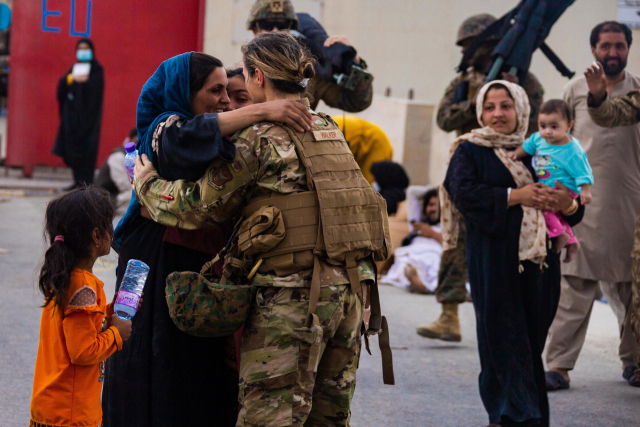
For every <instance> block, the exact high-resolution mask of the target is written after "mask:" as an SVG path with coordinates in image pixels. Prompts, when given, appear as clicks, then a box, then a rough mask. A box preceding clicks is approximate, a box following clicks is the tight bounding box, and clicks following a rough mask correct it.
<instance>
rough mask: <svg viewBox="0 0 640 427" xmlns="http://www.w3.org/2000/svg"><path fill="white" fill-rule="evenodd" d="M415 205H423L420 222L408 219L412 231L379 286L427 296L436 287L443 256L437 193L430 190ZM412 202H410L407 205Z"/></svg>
mask: <svg viewBox="0 0 640 427" xmlns="http://www.w3.org/2000/svg"><path fill="white" fill-rule="evenodd" d="M411 188H415V187H411ZM409 197H411V196H409ZM417 201H418V202H419V201H421V202H422V211H421V218H420V221H419V222H418V221H415V220H414V219H411V218H410V220H411V225H412V229H413V231H412V232H411V233H410V234H409V235H408V236H407V237H405V238H404V240H403V241H402V247H400V248H397V249H396V250H395V252H394V258H395V261H394V263H393V265H392V266H391V268H390V269H389V273H388V274H387V275H386V276H384V278H383V279H382V282H383V283H388V284H391V285H393V286H398V287H400V288H405V289H407V290H408V291H411V292H416V293H421V294H427V293H433V291H434V290H435V289H436V286H437V284H438V268H439V267H440V257H441V256H442V234H441V233H440V209H439V206H438V205H439V203H438V189H437V188H432V189H429V190H428V191H427V192H426V193H425V194H424V196H422V198H421V200H417ZM411 202H412V200H411V199H410V198H409V200H408V203H409V204H410V205H411Z"/></svg>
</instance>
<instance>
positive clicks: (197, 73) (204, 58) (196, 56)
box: [189, 52, 222, 93]
mask: <svg viewBox="0 0 640 427" xmlns="http://www.w3.org/2000/svg"><path fill="white" fill-rule="evenodd" d="M218 67H222V62H221V61H220V60H219V59H218V58H214V57H213V56H211V55H207V54H206V53H200V52H194V53H192V54H191V58H190V59H189V92H191V93H194V92H197V91H199V90H200V89H202V87H203V86H204V84H205V83H206V81H207V78H208V77H209V74H211V73H213V72H214V71H215V70H216V69H217V68H218Z"/></svg>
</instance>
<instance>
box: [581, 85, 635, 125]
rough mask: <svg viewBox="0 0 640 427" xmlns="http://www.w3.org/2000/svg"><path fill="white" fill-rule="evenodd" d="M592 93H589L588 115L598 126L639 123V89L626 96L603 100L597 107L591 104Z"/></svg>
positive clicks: (592, 102)
mask: <svg viewBox="0 0 640 427" xmlns="http://www.w3.org/2000/svg"><path fill="white" fill-rule="evenodd" d="M593 104H594V101H593V95H591V93H589V95H588V97H587V105H588V106H589V116H591V120H593V122H594V123H595V124H597V125H598V126H602V127H606V128H612V127H616V126H631V125H635V124H638V123H640V91H639V90H634V91H632V92H629V93H628V94H627V96H617V97H615V98H609V96H607V97H606V98H605V100H604V101H603V102H602V104H600V105H599V106H598V107H594V106H593Z"/></svg>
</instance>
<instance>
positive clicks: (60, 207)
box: [30, 187, 131, 427]
mask: <svg viewBox="0 0 640 427" xmlns="http://www.w3.org/2000/svg"><path fill="white" fill-rule="evenodd" d="M112 221H113V207H112V205H111V202H110V200H109V195H108V194H107V193H106V192H105V191H102V190H96V189H94V188H92V187H89V188H79V189H76V190H74V191H72V192H70V193H67V194H65V195H64V196H62V197H59V198H57V199H54V200H52V201H51V202H50V203H49V204H48V206H47V212H46V216H45V237H46V238H47V239H48V241H49V243H50V244H51V246H50V247H49V248H48V249H47V251H46V253H45V256H44V262H43V265H42V269H41V270H40V278H39V283H38V285H39V288H40V291H41V292H42V294H43V295H44V298H45V301H44V306H43V307H44V308H43V310H42V319H41V321H40V344H39V345H38V356H37V359H36V369H35V376H34V379H33V393H32V396H31V423H30V425H31V426H35V427H49V426H55V427H71V426H93V427H95V426H99V425H100V424H102V407H101V404H100V392H101V390H102V382H101V367H102V362H103V361H104V360H105V359H106V358H107V357H109V356H110V355H111V354H113V353H115V352H116V351H118V350H120V349H122V342H123V341H126V340H127V339H128V338H129V335H130V334H131V321H130V320H122V319H120V318H119V317H118V316H117V315H113V306H112V304H107V300H106V296H105V293H104V290H103V283H102V282H101V281H100V280H98V278H97V277H96V276H94V275H93V273H92V268H93V264H94V263H95V261H96V259H97V258H98V257H101V256H104V255H107V254H108V253H109V247H110V245H111V240H112V237H113V226H112Z"/></svg>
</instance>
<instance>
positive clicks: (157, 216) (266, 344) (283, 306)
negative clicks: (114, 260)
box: [134, 33, 393, 426]
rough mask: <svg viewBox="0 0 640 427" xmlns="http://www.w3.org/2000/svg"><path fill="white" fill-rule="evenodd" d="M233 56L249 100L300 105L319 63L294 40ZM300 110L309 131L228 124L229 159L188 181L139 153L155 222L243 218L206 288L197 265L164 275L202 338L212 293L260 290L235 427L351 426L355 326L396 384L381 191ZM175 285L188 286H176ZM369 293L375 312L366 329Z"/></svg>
mask: <svg viewBox="0 0 640 427" xmlns="http://www.w3.org/2000/svg"><path fill="white" fill-rule="evenodd" d="M242 53H243V63H244V74H245V79H246V81H247V90H248V91H249V93H250V94H251V96H252V98H253V101H254V102H256V103H262V102H267V101H271V100H273V99H282V98H287V99H295V100H298V101H299V102H301V103H302V104H303V105H305V106H306V107H307V108H309V102H308V100H307V99H306V98H303V97H302V95H303V94H304V92H305V89H306V86H307V85H306V83H307V80H308V79H310V78H313V76H314V74H315V72H314V64H315V60H314V58H313V57H312V56H311V54H310V53H309V52H308V51H307V50H306V49H305V48H304V47H303V46H302V45H301V44H300V43H298V42H297V41H296V39H295V38H294V37H292V36H291V35H289V34H283V33H269V34H261V35H259V36H258V37H256V38H255V39H253V41H251V42H249V43H248V44H247V45H245V46H243V48H242ZM310 112H311V114H312V115H313V123H314V125H313V127H312V128H311V129H310V130H309V131H307V132H298V131H296V130H295V129H293V128H291V127H289V126H288V125H285V124H281V123H274V122H261V123H256V124H255V125H253V126H250V127H248V128H246V129H244V130H242V131H240V132H238V133H237V134H236V135H235V136H234V137H233V141H232V142H233V143H234V144H235V147H236V155H235V158H234V159H233V161H232V162H230V163H229V162H225V161H215V162H214V163H213V164H211V165H210V166H209V168H208V170H207V172H206V174H205V176H204V177H202V178H201V179H200V180H199V181H197V182H186V181H174V182H168V181H166V180H163V179H162V178H161V177H160V176H159V175H158V173H157V172H156V171H155V169H154V168H153V165H152V164H151V163H150V162H148V159H146V158H145V156H143V158H142V161H144V162H145V163H146V165H143V163H142V161H141V160H140V158H139V159H138V160H137V162H136V169H135V179H134V183H135V189H136V197H137V198H138V199H139V201H140V202H141V204H143V205H144V206H145V207H146V208H147V209H148V211H149V214H150V216H151V217H152V218H153V219H154V220H155V221H156V222H158V223H161V224H163V225H167V226H174V227H179V228H186V229H194V228H204V227H206V226H207V225H208V224H212V223H219V222H222V221H226V220H227V219H229V218H234V217H236V218H238V217H239V218H241V219H240V220H237V223H238V226H237V232H236V233H235V236H236V238H235V239H234V240H232V245H231V249H230V250H229V251H228V252H226V253H224V254H221V255H220V257H222V256H224V267H223V271H224V273H223V277H222V278H221V279H220V280H218V279H215V280H214V282H215V283H212V282H206V285H207V286H205V287H202V286H200V284H201V283H202V281H201V279H200V278H199V277H198V275H197V274H195V273H191V274H187V273H184V274H180V273H176V274H173V275H170V276H169V278H168V280H167V285H168V286H167V303H168V306H169V311H170V312H171V315H172V319H173V320H174V323H175V324H176V326H177V327H178V328H179V329H181V330H183V331H185V332H188V333H191V334H194V335H199V336H206V334H207V332H208V331H210V330H212V329H215V328H220V327H221V325H220V324H216V323H215V322H212V321H211V318H209V317H208V314H207V313H206V311H207V310H206V308H207V307H212V308H213V309H214V310H213V311H215V313H212V316H213V318H215V319H220V318H221V316H220V313H221V310H219V308H220V306H218V307H215V304H217V303H218V302H215V301H213V300H214V299H218V296H220V297H222V298H228V302H229V305H226V304H224V303H223V304H221V306H222V308H227V309H229V311H228V313H234V315H235V313H237V312H239V311H246V304H245V302H244V301H245V298H246V295H247V293H246V292H244V293H243V292H236V291H238V287H239V286H253V287H255V288H256V290H255V291H254V296H253V299H252V301H251V310H250V314H249V315H248V316H249V317H248V320H247V323H246V324H245V329H244V335H243V342H242V351H241V354H242V356H241V362H240V394H239V401H240V403H241V405H242V410H241V412H240V414H239V417H238V423H237V426H265V425H278V426H302V425H304V424H305V423H306V424H307V425H335V426H348V425H349V420H350V416H351V412H350V405H351V400H352V398H353V393H354V390H355V383H356V370H357V367H358V362H359V357H360V348H361V335H362V333H365V337H368V335H367V334H372V333H380V339H379V343H380V344H381V349H382V350H383V367H384V368H383V378H384V379H385V383H391V384H392V383H393V372H392V370H391V360H390V355H391V349H390V347H389V345H388V343H389V340H388V335H387V334H388V327H387V324H386V320H385V319H384V317H381V315H380V301H379V296H378V293H377V287H376V286H375V285H376V277H375V270H374V268H375V264H374V261H380V260H383V259H386V258H387V257H388V255H389V253H390V250H391V247H390V243H389V242H390V240H389V232H388V221H387V217H386V206H385V203H384V199H382V197H381V196H380V195H379V193H377V192H376V191H375V190H373V188H372V187H371V186H370V185H369V183H368V182H367V181H366V179H365V178H364V177H363V175H362V172H361V171H360V168H359V167H358V165H357V163H356V162H355V160H354V158H353V155H352V154H351V152H350V150H349V147H348V145H347V143H346V141H345V139H344V136H343V135H342V133H341V132H340V129H339V127H338V126H337V125H336V123H335V122H334V121H333V120H332V119H331V117H329V116H328V115H324V114H322V113H316V112H314V111H310ZM217 260H218V257H216V258H215V259H214V261H213V263H215V262H216V261H217ZM179 288H187V289H189V288H190V289H191V291H190V292H187V294H184V293H183V294H182V295H183V296H177V295H178V294H180V292H182V291H181V290H180V289H179ZM225 289H228V290H229V289H230V291H229V292H225ZM194 293H195V294H197V295H194ZM249 295H250V294H249ZM367 296H368V297H369V298H367ZM367 299H370V301H371V312H372V315H371V318H370V321H369V328H368V330H367V331H363V325H364V323H363V317H364V308H365V301H366V300H367ZM185 301H192V302H193V303H189V304H191V305H190V306H188V307H185V304H184V302H185ZM203 307H204V309H203ZM185 310H186V311H188V313H185ZM216 316H217V317H216ZM232 317H233V316H232ZM236 317H237V316H236ZM222 326H225V327H229V328H231V325H230V324H225V325H222ZM231 329H233V328H231ZM228 332H229V331H228V330H225V331H223V332H221V333H228ZM365 342H366V343H367V348H368V340H365Z"/></svg>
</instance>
